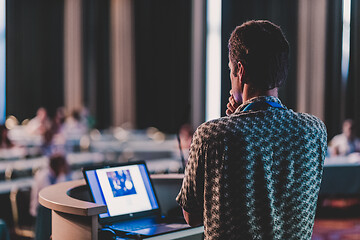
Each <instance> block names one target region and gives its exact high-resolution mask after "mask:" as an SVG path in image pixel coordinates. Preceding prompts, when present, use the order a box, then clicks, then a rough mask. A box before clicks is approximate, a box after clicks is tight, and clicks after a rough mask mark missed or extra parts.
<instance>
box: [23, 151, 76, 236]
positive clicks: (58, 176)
mask: <svg viewBox="0 0 360 240" xmlns="http://www.w3.org/2000/svg"><path fill="white" fill-rule="evenodd" d="M69 180H71V177H70V170H69V165H68V163H67V161H66V158H65V156H64V155H62V154H54V155H52V156H51V157H50V160H49V165H48V167H47V168H44V169H40V170H38V171H37V172H36V173H35V176H34V181H33V184H32V188H31V198H30V214H31V215H32V216H33V217H35V218H36V222H35V240H45V239H46V240H48V239H50V236H51V210H50V209H47V208H45V207H43V206H41V205H40V204H39V199H38V198H39V197H38V196H39V192H40V191H41V190H42V189H43V188H45V187H47V186H50V185H53V184H56V183H60V182H65V181H69Z"/></svg>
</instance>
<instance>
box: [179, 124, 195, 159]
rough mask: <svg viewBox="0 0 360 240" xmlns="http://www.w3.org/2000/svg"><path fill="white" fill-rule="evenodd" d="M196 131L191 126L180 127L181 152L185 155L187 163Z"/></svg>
mask: <svg viewBox="0 0 360 240" xmlns="http://www.w3.org/2000/svg"><path fill="white" fill-rule="evenodd" d="M193 133H194V130H193V128H192V127H191V125H190V124H188V123H186V124H183V125H182V126H181V127H180V130H179V138H180V143H181V151H182V154H183V155H184V160H185V161H187V159H188V157H189V151H190V145H191V140H192V136H193Z"/></svg>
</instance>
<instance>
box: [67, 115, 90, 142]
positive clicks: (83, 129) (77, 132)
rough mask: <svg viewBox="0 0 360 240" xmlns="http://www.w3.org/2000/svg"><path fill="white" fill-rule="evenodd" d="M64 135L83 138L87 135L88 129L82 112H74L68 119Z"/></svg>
mask: <svg viewBox="0 0 360 240" xmlns="http://www.w3.org/2000/svg"><path fill="white" fill-rule="evenodd" d="M63 130H64V134H65V135H66V136H73V137H81V136H83V135H84V134H86V133H87V131H88V127H87V124H86V122H85V120H84V119H83V117H82V116H81V114H80V111H78V110H74V111H72V113H71V115H70V116H69V117H67V118H66V120H65V123H64V129H63Z"/></svg>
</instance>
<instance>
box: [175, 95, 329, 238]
mask: <svg viewBox="0 0 360 240" xmlns="http://www.w3.org/2000/svg"><path fill="white" fill-rule="evenodd" d="M250 104H252V106H251V108H250V107H249V105H250ZM244 110H245V111H244ZM326 150H327V133H326V128H325V125H324V124H323V122H322V121H320V120H319V119H318V118H316V117H314V116H312V115H309V114H304V113H296V112H294V111H293V110H289V109H287V108H286V107H285V106H284V105H282V103H281V102H280V100H279V99H278V98H276V97H268V96H267V97H256V98H253V99H250V100H249V101H247V102H245V103H244V104H242V105H241V106H240V107H239V108H238V109H237V110H236V111H235V113H234V114H232V115H231V116H227V117H222V118H219V119H216V120H212V121H209V122H206V123H204V124H202V125H201V126H200V127H198V129H197V130H196V132H195V134H194V136H193V140H192V144H191V148H190V156H189V159H188V163H187V166H186V170H185V178H184V180H183V185H182V188H181V190H180V193H179V195H178V196H177V199H176V200H177V202H178V203H179V204H180V205H181V206H182V207H183V208H184V210H186V211H187V212H189V213H203V222H204V229H205V233H204V234H205V239H224V240H225V239H226V240H228V239H251V240H252V239H266V240H267V239H286V240H287V239H311V234H312V228H313V225H314V217H315V210H316V203H317V197H318V193H319V189H320V183H321V178H322V170H323V162H324V159H325V155H326Z"/></svg>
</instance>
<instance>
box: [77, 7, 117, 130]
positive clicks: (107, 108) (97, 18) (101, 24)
mask: <svg viewBox="0 0 360 240" xmlns="http://www.w3.org/2000/svg"><path fill="white" fill-rule="evenodd" d="M109 8H110V2H109V0H86V1H83V74H84V75H83V80H84V88H83V89H84V104H85V106H86V107H87V108H89V110H90V114H91V115H93V116H94V117H95V119H96V126H95V127H97V128H100V129H105V128H108V127H109V126H110V125H111V114H112V113H111V84H110V56H109V41H110V30H109V24H110V19H109V16H110V13H109V11H110V9H109Z"/></svg>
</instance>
